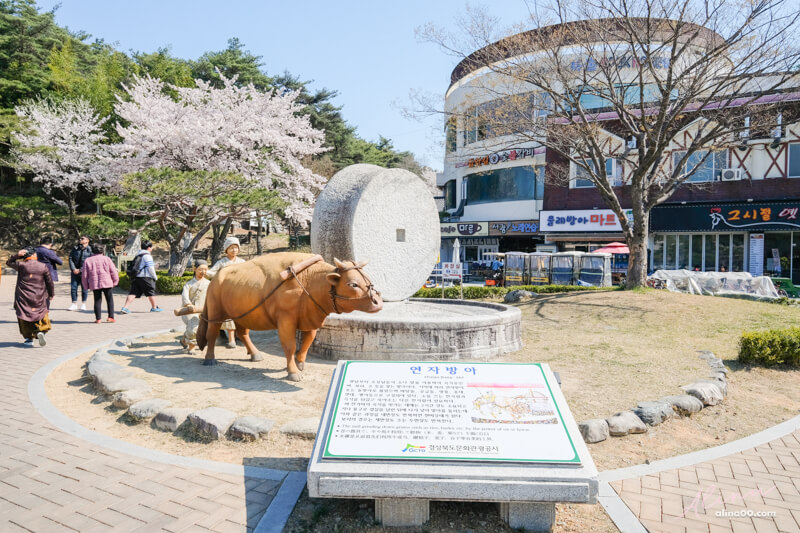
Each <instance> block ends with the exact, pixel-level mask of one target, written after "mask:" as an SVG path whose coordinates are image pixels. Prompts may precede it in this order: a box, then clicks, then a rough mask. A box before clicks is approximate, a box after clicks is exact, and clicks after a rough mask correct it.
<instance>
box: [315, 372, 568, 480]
mask: <svg viewBox="0 0 800 533" xmlns="http://www.w3.org/2000/svg"><path fill="white" fill-rule="evenodd" d="M342 374H343V375H342V378H341V382H340V386H339V390H338V395H337V398H336V403H335V406H334V411H333V421H332V422H331V427H330V431H329V432H328V436H327V441H326V442H325V449H324V452H323V457H324V458H331V459H335V458H364V459H398V460H409V459H411V460H414V459H423V460H426V461H436V460H441V461H476V460H477V461H514V462H543V463H569V464H580V460H579V458H578V454H577V451H576V450H575V446H574V444H573V442H572V439H571V437H570V434H569V432H568V431H567V429H566V427H565V426H564V419H563V417H562V414H561V409H565V408H566V407H565V406H562V405H558V404H557V403H556V401H555V399H554V398H553V393H552V390H551V384H550V383H549V382H548V380H547V379H546V377H545V374H544V371H543V370H542V367H541V365H539V364H516V363H455V362H441V361H427V362H395V361H348V362H347V363H345V365H344V369H343V373H342Z"/></svg>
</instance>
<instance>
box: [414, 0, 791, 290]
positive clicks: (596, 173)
mask: <svg viewBox="0 0 800 533" xmlns="http://www.w3.org/2000/svg"><path fill="white" fill-rule="evenodd" d="M469 13H470V17H469V19H468V20H467V21H466V26H465V29H464V31H463V33H461V34H459V35H448V34H446V33H445V32H443V31H441V30H437V29H436V28H433V27H430V26H429V27H426V28H423V29H421V30H420V35H421V37H422V38H423V39H425V40H428V41H430V42H434V43H436V44H439V45H440V46H442V47H443V48H444V49H445V50H447V51H448V52H450V53H454V54H458V53H459V52H458V51H459V50H463V47H464V45H465V43H470V45H471V47H472V48H471V49H472V50H476V49H477V51H475V52H472V53H470V54H468V55H467V54H460V55H461V56H462V57H463V59H462V61H461V62H460V63H459V65H458V66H457V67H456V70H455V72H454V75H453V81H454V82H455V81H459V80H460V81H459V84H460V86H464V87H466V88H467V90H466V91H462V92H464V93H466V94H467V95H466V96H463V97H462V98H461V99H460V101H459V103H458V105H456V106H452V107H451V108H450V109H446V110H445V112H446V113H447V115H448V119H449V120H451V121H452V122H457V123H463V121H464V120H466V119H469V120H477V125H476V126H475V128H476V130H477V132H476V134H475V135H476V139H478V140H480V139H482V138H483V139H486V142H485V146H491V147H492V148H495V149H498V150H499V149H504V148H507V147H511V145H513V144H518V143H519V142H520V141H535V142H538V143H540V144H542V145H544V146H546V147H547V149H548V152H549V153H550V154H552V155H553V159H554V161H552V162H551V161H550V159H548V169H547V176H548V178H547V179H548V180H550V181H551V182H555V183H558V184H561V185H566V184H568V183H569V181H570V180H574V179H575V178H576V175H577V176H578V177H579V178H580V179H581V180H586V181H587V182H591V184H593V185H594V187H595V188H596V190H597V191H598V192H599V194H600V196H601V197H602V199H603V201H604V202H605V204H606V205H607V206H608V208H610V209H612V210H613V211H614V212H615V213H616V215H617V217H618V218H619V221H620V224H621V226H622V231H623V233H624V235H625V238H626V240H627V243H628V246H629V247H630V250H631V258H630V262H629V267H628V285H627V286H628V287H629V288H633V287H639V286H642V285H644V283H645V282H646V274H647V272H646V269H647V240H648V225H649V217H650V211H651V209H652V208H653V207H655V206H656V205H659V204H661V203H663V202H664V201H666V200H667V199H669V198H670V196H671V195H672V194H673V193H674V192H675V191H676V189H677V188H678V187H679V186H681V184H684V183H685V182H687V180H690V178H691V176H692V170H693V169H696V168H697V167H698V166H699V165H703V164H704V163H705V162H706V161H708V159H709V158H713V157H715V156H714V154H715V153H716V152H717V151H718V150H721V149H724V148H727V147H729V146H732V145H734V144H738V143H739V142H740V141H741V140H742V139H746V137H747V136H753V135H757V134H759V132H762V133H761V134H762V136H769V135H770V133H769V132H770V131H771V130H772V129H774V128H775V127H776V126H778V127H780V121H781V118H780V117H781V116H782V119H783V122H784V124H785V123H786V122H787V119H788V118H789V115H791V110H790V109H789V108H787V105H786V102H787V101H788V100H791V99H792V95H790V94H787V91H788V90H789V89H794V90H796V91H800V76H798V71H797V68H798V66H799V65H800V53H798V50H799V48H798V32H797V29H798V24H797V22H798V18H799V17H800V12H798V10H797V4H796V1H794V0H792V1H786V0H774V1H773V0H739V1H733V2H732V1H730V0H677V1H665V0H553V2H552V3H551V4H550V5H549V6H548V8H547V9H543V8H542V7H541V5H539V6H538V8H533V9H532V10H531V14H530V18H531V21H530V22H531V24H532V26H533V27H534V28H536V29H534V30H529V31H524V32H521V33H514V34H513V35H510V36H508V37H505V38H502V39H499V40H498V39H496V37H497V36H496V35H493V34H492V32H491V28H492V19H491V18H490V17H487V16H486V15H485V14H484V13H481V12H479V11H475V10H472V11H470V12H469ZM515 31H516V32H518V31H519V30H518V29H517V30H515ZM465 36H466V37H467V39H466V40H465ZM473 73H474V74H473ZM796 96H797V95H796V94H795V95H794V97H796ZM794 99H795V100H796V99H797V98H794ZM476 109H477V110H478V111H477V112H476ZM781 113H783V115H781ZM610 160H616V164H614V165H610V164H608V161H610ZM554 163H555V164H554ZM570 169H572V170H570ZM611 169H614V172H608V170H611ZM616 169H621V172H618V171H616ZM624 204H627V205H629V206H630V209H631V210H632V213H633V216H632V218H631V219H629V218H628V217H626V216H625V209H623V205H624Z"/></svg>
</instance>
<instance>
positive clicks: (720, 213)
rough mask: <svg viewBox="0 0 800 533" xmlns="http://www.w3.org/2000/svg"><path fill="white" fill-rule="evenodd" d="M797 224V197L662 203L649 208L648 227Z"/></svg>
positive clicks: (707, 228) (774, 227)
mask: <svg viewBox="0 0 800 533" xmlns="http://www.w3.org/2000/svg"><path fill="white" fill-rule="evenodd" d="M795 228H800V201H798V200H794V201H792V200H790V201H786V202H741V203H738V202H737V203H725V204H704V205H662V206H658V207H654V208H653V210H652V211H651V212H650V231H656V232H670V231H708V232H725V231H756V232H761V231H765V230H784V231H791V230H792V229H795Z"/></svg>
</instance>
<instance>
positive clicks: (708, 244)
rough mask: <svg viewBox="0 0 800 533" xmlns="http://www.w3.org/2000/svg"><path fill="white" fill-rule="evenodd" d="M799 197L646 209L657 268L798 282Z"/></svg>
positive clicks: (653, 258) (799, 242)
mask: <svg viewBox="0 0 800 533" xmlns="http://www.w3.org/2000/svg"><path fill="white" fill-rule="evenodd" d="M798 215H800V200H788V201H780V202H728V203H705V204H693V205H662V206H658V207H655V208H654V209H653V210H652V212H651V214H650V234H651V237H650V239H651V240H650V250H651V254H650V261H651V266H652V269H653V270H656V269H659V268H665V269H670V270H671V269H680V268H685V269H688V270H699V271H718V272H750V273H751V274H753V275H754V276H760V275H769V276H779V277H791V278H792V281H793V283H798V282H800V253H799V252H798V250H799V249H800V218H799V217H798Z"/></svg>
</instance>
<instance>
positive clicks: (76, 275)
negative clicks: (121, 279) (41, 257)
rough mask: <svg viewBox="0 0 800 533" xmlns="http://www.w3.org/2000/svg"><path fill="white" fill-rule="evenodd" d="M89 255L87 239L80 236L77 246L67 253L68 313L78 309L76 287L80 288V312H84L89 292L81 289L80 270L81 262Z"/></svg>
mask: <svg viewBox="0 0 800 533" xmlns="http://www.w3.org/2000/svg"><path fill="white" fill-rule="evenodd" d="M90 255H92V250H91V248H89V237H87V236H86V235H81V238H80V240H79V241H78V245H77V246H75V248H73V249H72V251H71V252H70V253H69V270H70V283H69V291H70V296H72V305H71V306H69V309H68V311H75V310H76V309H77V308H78V287H80V288H81V311H86V298H88V297H89V291H87V290H86V289H84V288H83V283H82V281H81V268H82V267H83V262H84V261H86V259H87V258H88V257H89V256H90Z"/></svg>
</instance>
